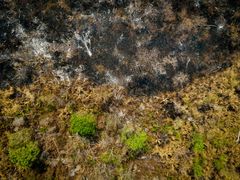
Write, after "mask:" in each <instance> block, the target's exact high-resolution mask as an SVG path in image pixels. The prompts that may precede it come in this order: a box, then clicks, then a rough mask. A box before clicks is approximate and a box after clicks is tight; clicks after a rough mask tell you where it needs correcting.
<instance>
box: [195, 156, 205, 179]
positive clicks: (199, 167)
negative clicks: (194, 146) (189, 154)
mask: <svg viewBox="0 0 240 180" xmlns="http://www.w3.org/2000/svg"><path fill="white" fill-rule="evenodd" d="M193 173H194V177H202V176H203V160H202V159H201V158H199V157H197V158H194V160H193Z"/></svg>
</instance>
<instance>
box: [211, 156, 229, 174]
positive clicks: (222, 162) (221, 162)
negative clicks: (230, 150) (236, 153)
mask: <svg viewBox="0 0 240 180" xmlns="http://www.w3.org/2000/svg"><path fill="white" fill-rule="evenodd" d="M227 161H228V158H227V156H226V155H225V154H222V155H221V156H220V157H219V158H218V159H216V160H215V161H214V166H215V168H216V169H217V170H218V171H220V170H222V169H224V168H225V166H226V164H227Z"/></svg>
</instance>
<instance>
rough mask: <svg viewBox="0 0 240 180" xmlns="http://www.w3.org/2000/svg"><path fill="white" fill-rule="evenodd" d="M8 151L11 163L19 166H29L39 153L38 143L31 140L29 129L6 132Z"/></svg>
mask: <svg viewBox="0 0 240 180" xmlns="http://www.w3.org/2000/svg"><path fill="white" fill-rule="evenodd" d="M8 152H9V159H10V161H11V162H12V163H14V164H16V165H17V166H18V167H20V168H23V169H25V168H29V167H31V166H32V164H33V162H34V161H36V160H37V158H38V155H39V153H40V149H39V147H38V143H37V142H34V141H32V140H31V132H30V130H29V129H23V130H21V131H18V132H16V133H13V134H8Z"/></svg>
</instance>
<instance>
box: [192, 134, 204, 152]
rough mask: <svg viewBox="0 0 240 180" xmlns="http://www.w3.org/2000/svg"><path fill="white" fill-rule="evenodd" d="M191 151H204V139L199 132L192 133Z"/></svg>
mask: <svg viewBox="0 0 240 180" xmlns="http://www.w3.org/2000/svg"><path fill="white" fill-rule="evenodd" d="M192 144H193V151H194V152H195V153H201V152H203V151H204V139H203V136H202V135H201V134H199V133H194V134H193V137H192Z"/></svg>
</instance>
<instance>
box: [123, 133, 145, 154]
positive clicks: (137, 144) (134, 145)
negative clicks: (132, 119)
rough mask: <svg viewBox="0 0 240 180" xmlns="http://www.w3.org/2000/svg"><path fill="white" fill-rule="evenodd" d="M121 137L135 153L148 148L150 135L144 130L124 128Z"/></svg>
mask: <svg viewBox="0 0 240 180" xmlns="http://www.w3.org/2000/svg"><path fill="white" fill-rule="evenodd" d="M121 139H122V141H123V143H124V144H125V145H126V146H127V147H128V149H129V150H130V151H131V152H132V153H133V154H134V155H137V154H139V153H142V152H145V151H146V150H147V142H148V136H147V134H146V133H145V132H144V131H137V132H134V131H131V130H129V129H124V130H123V131H122V134H121Z"/></svg>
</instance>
